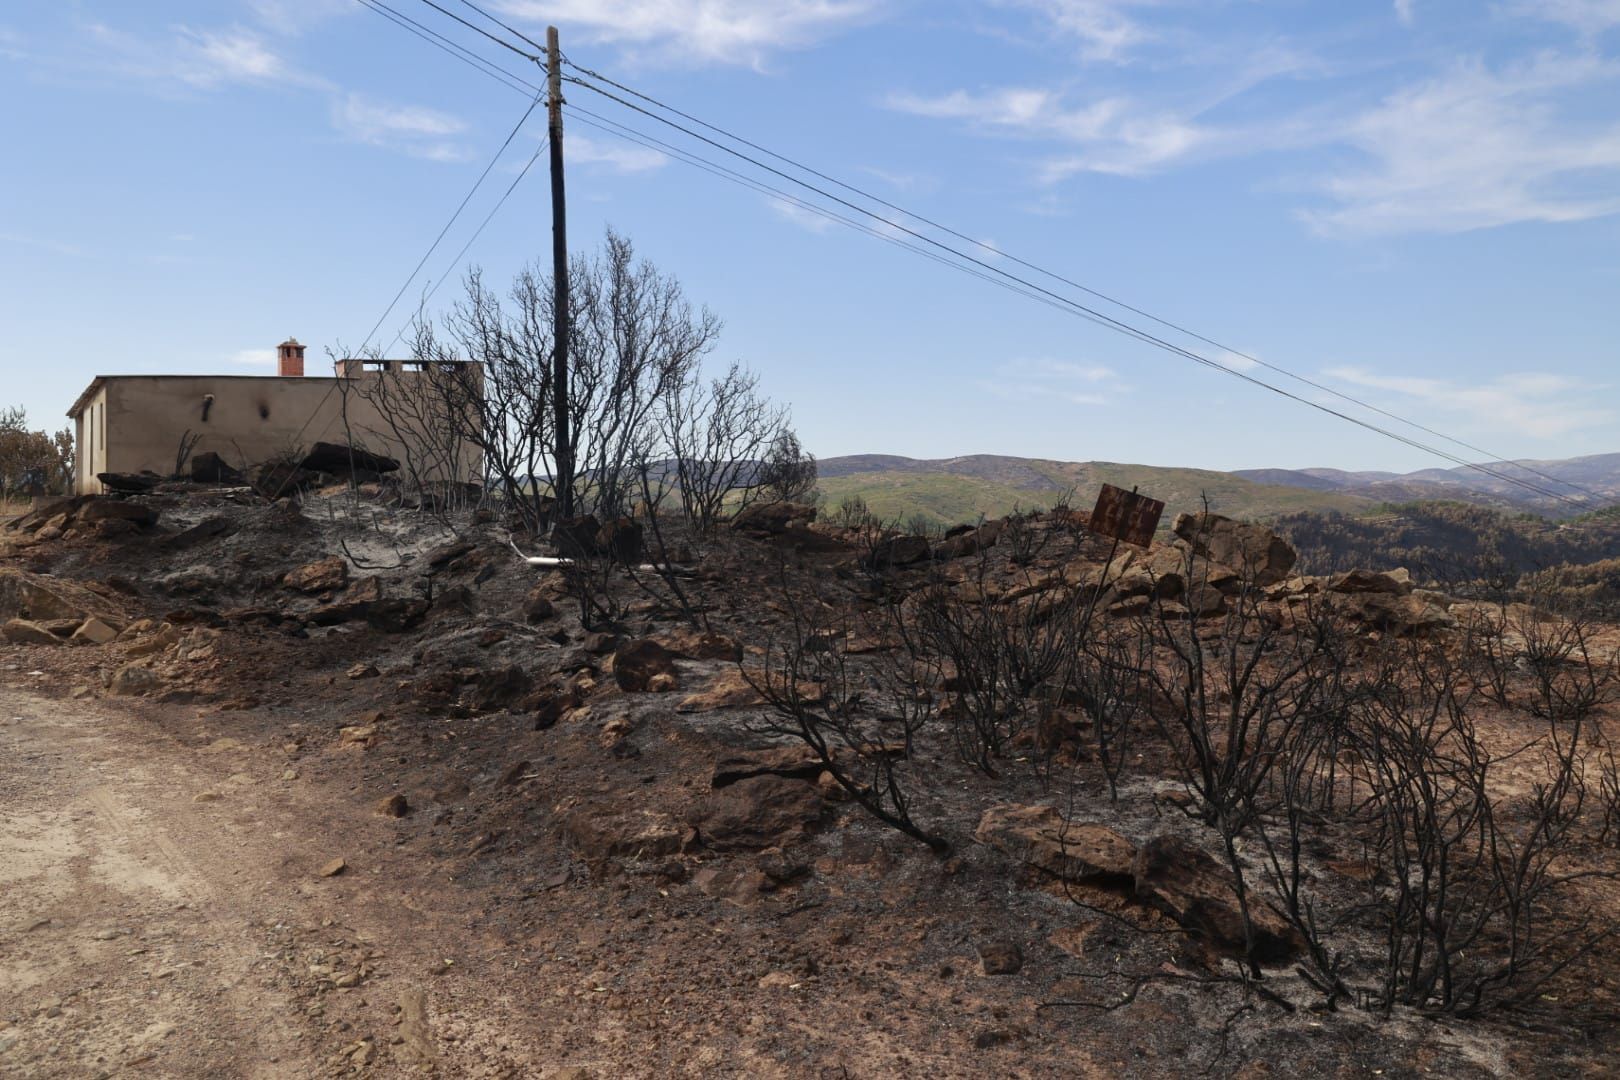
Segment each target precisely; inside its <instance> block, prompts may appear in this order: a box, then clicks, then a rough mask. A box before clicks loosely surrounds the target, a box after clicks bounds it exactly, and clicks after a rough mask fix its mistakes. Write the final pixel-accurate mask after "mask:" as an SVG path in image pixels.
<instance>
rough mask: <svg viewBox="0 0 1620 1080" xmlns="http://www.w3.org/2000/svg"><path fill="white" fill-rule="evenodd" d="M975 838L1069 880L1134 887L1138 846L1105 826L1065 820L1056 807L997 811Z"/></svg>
mask: <svg viewBox="0 0 1620 1080" xmlns="http://www.w3.org/2000/svg"><path fill="white" fill-rule="evenodd" d="M973 836H974V839H976V840H978V841H979V843H981V844H984V845H986V846H987V847H992V848H995V849H996V850H997V851H1000V852H1003V853H1005V854H1007V855H1010V856H1012V857H1013V858H1014V859H1016V860H1018V861H1019V862H1021V863H1026V864H1028V865H1030V866H1034V867H1036V868H1038V869H1040V870H1044V871H1046V872H1047V873H1048V874H1051V875H1052V876H1054V877H1056V878H1060V879H1061V880H1064V881H1073V882H1114V883H1128V882H1130V880H1131V876H1132V873H1133V869H1132V868H1133V861H1134V859H1135V857H1136V848H1135V846H1134V845H1133V844H1132V843H1131V842H1130V841H1129V840H1127V839H1125V838H1124V837H1123V836H1121V835H1119V833H1117V832H1115V831H1114V830H1113V829H1110V828H1108V827H1106V826H1104V825H1090V824H1084V823H1079V822H1070V821H1065V820H1064V818H1063V815H1061V814H1059V813H1058V812H1057V811H1056V810H1054V809H1053V808H1052V807H1050V806H1016V805H1013V804H1005V805H1002V806H992V807H991V808H990V809H988V810H986V811H985V812H984V815H983V816H982V817H980V818H979V827H978V828H977V829H976V830H975V831H974V833H973Z"/></svg>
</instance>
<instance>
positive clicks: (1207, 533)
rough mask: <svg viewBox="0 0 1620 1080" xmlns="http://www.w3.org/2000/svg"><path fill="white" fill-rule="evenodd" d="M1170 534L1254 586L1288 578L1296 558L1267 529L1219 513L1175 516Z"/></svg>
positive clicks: (1290, 549)
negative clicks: (1248, 579) (1251, 582)
mask: <svg viewBox="0 0 1620 1080" xmlns="http://www.w3.org/2000/svg"><path fill="white" fill-rule="evenodd" d="M1170 531H1171V532H1173V533H1175V534H1176V535H1177V536H1179V537H1181V538H1182V539H1183V540H1184V541H1186V542H1187V543H1188V544H1189V545H1190V546H1191V547H1192V549H1193V551H1194V552H1196V553H1197V554H1198V555H1201V556H1202V557H1204V558H1206V559H1208V560H1209V561H1210V562H1213V563H1219V564H1220V565H1222V566H1226V567H1230V568H1231V569H1233V570H1235V571H1238V572H1239V573H1240V574H1242V575H1244V576H1248V577H1251V578H1252V580H1253V583H1254V584H1255V585H1258V586H1261V587H1264V586H1267V585H1275V584H1277V583H1278V582H1279V581H1282V580H1284V579H1285V578H1287V577H1288V572H1289V571H1290V570H1292V569H1293V568H1294V561H1295V560H1296V559H1297V558H1298V556H1297V555H1296V554H1295V553H1294V549H1293V548H1291V547H1289V546H1288V543H1287V541H1285V540H1283V538H1282V537H1280V536H1278V535H1277V534H1275V533H1273V532H1272V531H1271V530H1269V529H1267V528H1265V527H1263V526H1260V525H1251V524H1248V523H1246V522H1241V521H1234V520H1232V519H1231V518H1229V517H1223V516H1222V515H1220V514H1211V513H1204V512H1200V513H1197V514H1177V515H1176V520H1175V522H1174V523H1173V524H1172V525H1171V526H1170Z"/></svg>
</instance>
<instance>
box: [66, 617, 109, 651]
mask: <svg viewBox="0 0 1620 1080" xmlns="http://www.w3.org/2000/svg"><path fill="white" fill-rule="evenodd" d="M117 637H118V631H117V630H116V629H114V628H113V627H112V625H111V624H109V623H107V622H105V621H104V620H102V619H98V618H96V617H95V616H94V615H92V616H90V617H89V618H88V619H86V620H84V622H82V623H80V624H79V628H78V629H77V630H75V631H73V640H74V641H77V642H81V643H83V644H87V645H105V644H107V643H108V642H109V641H113V640H115V639H116V638H117Z"/></svg>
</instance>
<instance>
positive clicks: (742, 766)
mask: <svg viewBox="0 0 1620 1080" xmlns="http://www.w3.org/2000/svg"><path fill="white" fill-rule="evenodd" d="M824 767H825V766H824V765H823V764H822V762H821V758H820V757H819V756H818V755H817V754H816V753H815V752H814V751H813V750H811V749H810V748H809V747H807V746H804V745H802V744H799V745H793V746H772V747H768V748H766V749H764V750H737V751H733V752H732V753H729V754H727V755H725V756H724V757H722V758H720V759H718V760H717V761H716V762H715V763H714V772H713V774H712V775H711V776H710V778H709V786H710V787H717V788H722V787H729V786H730V785H732V784H735V783H737V782H738V781H739V780H748V779H751V778H753V777H755V776H767V775H769V776H785V777H790V778H792V779H795V780H814V779H816V778H817V777H818V776H820V775H821V771H822V769H823V768H824Z"/></svg>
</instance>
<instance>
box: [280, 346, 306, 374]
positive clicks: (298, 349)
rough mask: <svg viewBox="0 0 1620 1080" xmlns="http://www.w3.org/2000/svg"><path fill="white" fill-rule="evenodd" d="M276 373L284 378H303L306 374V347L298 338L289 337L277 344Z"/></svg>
mask: <svg viewBox="0 0 1620 1080" xmlns="http://www.w3.org/2000/svg"><path fill="white" fill-rule="evenodd" d="M276 374H278V375H280V376H282V377H283V378H293V379H298V378H302V377H303V375H304V347H303V346H302V345H300V344H298V339H297V338H295V337H289V338H288V339H287V340H286V341H283V342H282V343H281V344H280V345H277V346H276Z"/></svg>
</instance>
